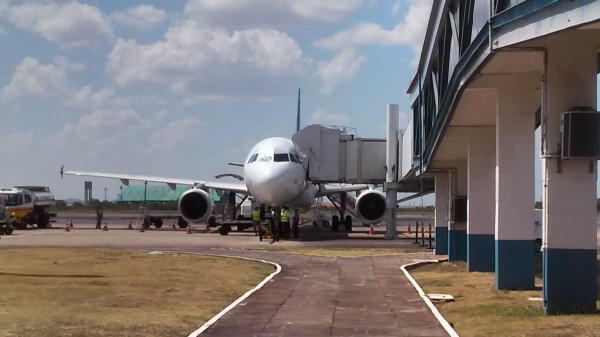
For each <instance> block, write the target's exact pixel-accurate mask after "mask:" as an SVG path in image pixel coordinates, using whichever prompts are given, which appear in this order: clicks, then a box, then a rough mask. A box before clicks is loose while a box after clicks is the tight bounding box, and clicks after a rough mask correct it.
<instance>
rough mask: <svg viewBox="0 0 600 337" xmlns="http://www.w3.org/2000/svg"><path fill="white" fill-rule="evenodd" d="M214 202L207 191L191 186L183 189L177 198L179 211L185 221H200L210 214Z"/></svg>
mask: <svg viewBox="0 0 600 337" xmlns="http://www.w3.org/2000/svg"><path fill="white" fill-rule="evenodd" d="M214 205H215V204H214V202H213V199H212V197H211V195H210V194H208V192H206V191H204V190H201V189H198V188H192V189H190V190H187V191H185V192H184V193H183V194H182V195H181V197H180V198H179V203H178V207H179V213H181V216H182V217H183V219H185V221H187V222H192V223H202V222H204V221H206V219H208V217H209V216H210V215H211V214H212V211H213V207H214Z"/></svg>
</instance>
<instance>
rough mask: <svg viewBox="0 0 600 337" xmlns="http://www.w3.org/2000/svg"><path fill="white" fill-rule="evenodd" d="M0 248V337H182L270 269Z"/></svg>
mask: <svg viewBox="0 0 600 337" xmlns="http://www.w3.org/2000/svg"><path fill="white" fill-rule="evenodd" d="M0 252H1V253H2V256H3V257H4V259H3V262H2V264H0V282H1V283H0V284H2V285H3V286H2V290H1V291H0V336H90V337H93V336H167V337H168V336H185V335H188V334H189V333H191V332H192V331H194V330H196V329H197V328H198V327H200V326H201V325H202V324H204V322H206V321H207V320H209V319H210V318H212V316H214V315H215V314H216V313H218V312H219V311H221V310H222V308H224V307H226V306H227V305H229V304H230V303H231V302H233V301H234V300H235V299H237V298H238V297H239V296H241V295H242V294H243V293H245V292H246V291H247V290H249V289H251V288H253V287H254V286H256V284H258V283H259V282H260V281H262V280H263V279H264V277H266V276H267V275H268V274H270V273H271V272H273V270H274V269H273V267H272V266H271V265H267V264H263V263H259V262H251V261H243V260H237V259H229V258H217V257H207V256H199V255H189V254H177V253H168V254H167V253H165V254H160V255H151V254H148V253H147V252H140V251H124V250H110V249H76V248H14V249H12V248H11V249H1V250H0Z"/></svg>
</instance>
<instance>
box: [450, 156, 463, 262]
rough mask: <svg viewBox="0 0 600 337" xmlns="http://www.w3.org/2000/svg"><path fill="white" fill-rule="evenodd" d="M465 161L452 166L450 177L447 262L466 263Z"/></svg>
mask: <svg viewBox="0 0 600 337" xmlns="http://www.w3.org/2000/svg"><path fill="white" fill-rule="evenodd" d="M466 164H467V163H466V161H464V162H463V161H460V162H457V163H456V164H455V165H453V166H454V167H455V168H456V169H455V170H454V171H452V174H451V175H450V200H451V202H450V221H449V222H448V261H467V217H466V214H465V213H464V211H466V195H467V179H466V178H467V172H466V171H467V167H466V166H467V165H466Z"/></svg>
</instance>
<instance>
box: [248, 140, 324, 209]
mask: <svg viewBox="0 0 600 337" xmlns="http://www.w3.org/2000/svg"><path fill="white" fill-rule="evenodd" d="M244 183H245V184H246V187H247V188H248V192H249V193H250V195H252V196H253V197H254V198H255V200H256V201H257V202H259V203H261V204H264V205H267V206H288V207H308V206H311V205H312V203H313V201H314V198H315V195H316V193H317V191H318V189H317V187H315V186H314V185H313V184H311V183H310V182H309V181H307V180H306V171H305V169H304V167H303V166H302V164H301V163H300V160H299V157H298V153H297V151H296V149H295V147H294V144H293V143H292V141H291V139H288V138H282V137H273V138H267V139H264V140H262V141H260V142H259V143H258V144H256V145H255V146H254V147H253V148H252V150H250V153H249V154H248V157H247V158H246V161H245V162H244Z"/></svg>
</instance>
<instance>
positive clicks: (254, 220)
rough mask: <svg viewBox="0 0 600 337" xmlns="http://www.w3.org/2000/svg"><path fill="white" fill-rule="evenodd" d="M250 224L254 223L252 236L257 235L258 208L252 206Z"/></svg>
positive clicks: (258, 222)
mask: <svg viewBox="0 0 600 337" xmlns="http://www.w3.org/2000/svg"><path fill="white" fill-rule="evenodd" d="M252 224H253V225H254V236H257V235H258V225H259V224H260V210H259V209H258V207H254V209H253V210H252Z"/></svg>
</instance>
